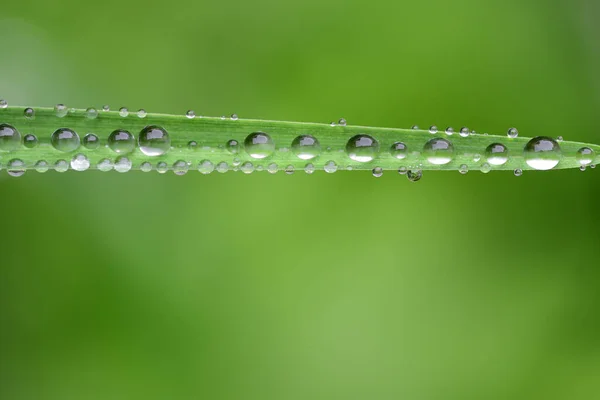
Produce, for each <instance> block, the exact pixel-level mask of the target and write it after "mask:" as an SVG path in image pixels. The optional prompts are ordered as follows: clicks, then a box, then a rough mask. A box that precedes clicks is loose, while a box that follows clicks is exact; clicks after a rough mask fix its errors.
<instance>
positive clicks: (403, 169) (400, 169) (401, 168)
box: [398, 167, 408, 175]
mask: <svg viewBox="0 0 600 400" xmlns="http://www.w3.org/2000/svg"><path fill="white" fill-rule="evenodd" d="M407 172H408V168H406V167H400V168H398V173H399V174H400V175H406V173H407Z"/></svg>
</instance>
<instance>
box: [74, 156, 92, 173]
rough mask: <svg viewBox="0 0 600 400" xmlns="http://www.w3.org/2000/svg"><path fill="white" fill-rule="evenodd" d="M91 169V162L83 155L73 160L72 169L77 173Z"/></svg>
mask: <svg viewBox="0 0 600 400" xmlns="http://www.w3.org/2000/svg"><path fill="white" fill-rule="evenodd" d="M89 167H90V160H88V158H87V157H86V156H84V155H83V154H77V155H76V156H75V157H73V159H72V160H71V168H72V169H74V170H75V171H85V170H87V169H88V168H89Z"/></svg>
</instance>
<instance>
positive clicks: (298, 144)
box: [292, 135, 321, 160]
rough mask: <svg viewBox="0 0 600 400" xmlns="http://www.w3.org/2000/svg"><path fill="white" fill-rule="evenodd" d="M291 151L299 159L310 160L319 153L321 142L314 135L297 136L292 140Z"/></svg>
mask: <svg viewBox="0 0 600 400" xmlns="http://www.w3.org/2000/svg"><path fill="white" fill-rule="evenodd" d="M292 152H293V153H294V154H295V155H296V156H297V157H298V158H300V159H301V160H312V159H313V158H315V157H317V156H318V155H319V154H320V153H321V144H320V143H319V141H318V140H317V138H315V137H314V136H311V135H302V136H298V137H297V138H295V139H294V141H293V142H292Z"/></svg>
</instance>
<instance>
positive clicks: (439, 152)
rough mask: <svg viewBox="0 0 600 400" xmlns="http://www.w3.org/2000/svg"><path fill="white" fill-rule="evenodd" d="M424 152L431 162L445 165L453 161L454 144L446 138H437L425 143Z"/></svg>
mask: <svg viewBox="0 0 600 400" xmlns="http://www.w3.org/2000/svg"><path fill="white" fill-rule="evenodd" d="M423 152H424V153H425V156H426V157H427V161H429V162H430V163H431V164H434V165H444V164H448V163H449V162H450V161H452V156H453V154H454V146H452V143H450V142H449V141H448V140H446V139H443V138H435V139H431V140H430V141H428V142H427V143H426V144H425V146H424V147H423Z"/></svg>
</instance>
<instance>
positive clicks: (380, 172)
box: [371, 167, 383, 178]
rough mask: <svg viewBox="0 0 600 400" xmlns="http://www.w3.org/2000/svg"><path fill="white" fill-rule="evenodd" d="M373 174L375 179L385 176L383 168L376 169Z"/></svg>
mask: <svg viewBox="0 0 600 400" xmlns="http://www.w3.org/2000/svg"><path fill="white" fill-rule="evenodd" d="M371 172H372V173H373V176H374V177H375V178H381V177H382V176H383V168H381V167H375V168H373V170H372V171H371Z"/></svg>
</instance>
